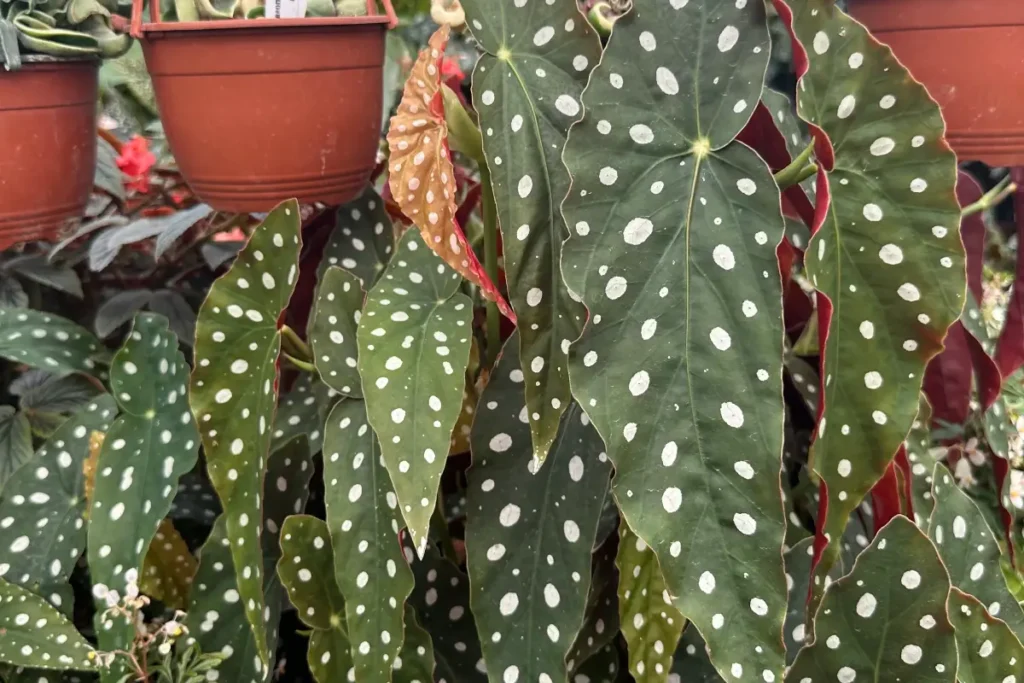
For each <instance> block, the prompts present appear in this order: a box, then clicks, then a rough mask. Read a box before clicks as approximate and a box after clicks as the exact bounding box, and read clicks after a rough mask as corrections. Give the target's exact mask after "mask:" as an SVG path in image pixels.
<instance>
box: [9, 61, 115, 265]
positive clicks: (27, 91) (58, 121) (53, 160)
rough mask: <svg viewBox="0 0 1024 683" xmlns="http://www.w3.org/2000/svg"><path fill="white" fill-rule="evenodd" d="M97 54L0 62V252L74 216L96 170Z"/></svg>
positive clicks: (47, 235) (45, 234) (49, 232)
mask: <svg viewBox="0 0 1024 683" xmlns="http://www.w3.org/2000/svg"><path fill="white" fill-rule="evenodd" d="M98 75H99V60H96V59H78V60H68V59H56V58H52V57H31V58H26V61H25V63H23V65H22V67H21V68H20V69H17V70H15V71H4V70H2V69H0V251H2V250H4V249H8V248H9V247H11V246H14V245H15V244H19V243H22V242H29V241H32V240H45V239H51V238H53V237H55V236H56V235H57V233H58V232H60V230H61V228H63V227H64V226H65V225H66V224H67V223H68V221H69V220H71V219H76V218H79V217H80V216H81V215H82V212H83V211H84V209H85V205H86V202H88V200H89V193H90V192H91V191H92V185H93V178H94V175H95V172H96V103H97V97H98V91H97V88H98V82H99V80H98Z"/></svg>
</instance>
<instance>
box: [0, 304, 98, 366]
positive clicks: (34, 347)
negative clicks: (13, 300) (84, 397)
mask: <svg viewBox="0 0 1024 683" xmlns="http://www.w3.org/2000/svg"><path fill="white" fill-rule="evenodd" d="M102 355H103V352H102V351H101V350H100V345H99V342H98V341H97V340H96V338H95V337H94V336H92V334H90V333H89V332H87V331H86V330H84V329H82V328H81V327H79V326H78V325H76V324H75V323H73V322H71V321H70V320H65V319H64V318H60V317H57V316H54V315H50V314H49V313H41V312H39V311H33V310H29V309H25V308H17V309H12V308H0V356H2V357H4V358H7V359H8V360H11V361H14V362H16V363H24V364H26V365H30V366H32V367H34V368H41V369H43V370H46V371H47V372H52V373H54V374H56V375H66V374H68V373H72V372H84V373H86V374H96V360H98V359H99V358H101V357H102Z"/></svg>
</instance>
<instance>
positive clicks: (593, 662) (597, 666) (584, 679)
mask: <svg viewBox="0 0 1024 683" xmlns="http://www.w3.org/2000/svg"><path fill="white" fill-rule="evenodd" d="M625 674H626V671H625V670H624V669H623V668H622V657H621V656H620V655H619V649H618V648H617V647H615V644H614V643H609V644H608V645H605V646H604V647H602V648H601V649H600V650H598V651H597V653H596V654H595V655H593V656H592V657H591V658H590V659H588V660H587V661H585V662H583V664H582V665H581V666H580V669H579V671H577V673H576V675H575V676H573V679H572V680H573V683H621V682H622V681H624V680H628V679H626V678H625Z"/></svg>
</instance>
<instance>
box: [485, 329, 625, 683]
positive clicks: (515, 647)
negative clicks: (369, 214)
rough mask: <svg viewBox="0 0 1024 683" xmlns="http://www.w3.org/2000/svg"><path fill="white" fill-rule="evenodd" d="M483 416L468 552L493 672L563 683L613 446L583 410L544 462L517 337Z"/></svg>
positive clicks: (497, 676)
mask: <svg viewBox="0 0 1024 683" xmlns="http://www.w3.org/2000/svg"><path fill="white" fill-rule="evenodd" d="M480 410H481V412H480V413H479V414H478V416H477V420H476V422H475V424H474V426H475V429H474V430H473V437H472V442H473V468H472V469H471V470H470V475H469V494H468V501H467V509H468V518H467V522H466V553H467V562H468V566H469V576H470V579H471V581H472V583H473V587H474V591H473V593H472V605H473V614H474V616H475V617H476V623H477V629H478V631H479V633H480V642H481V643H483V650H484V657H485V658H486V660H487V665H488V672H489V674H490V677H491V679H492V680H494V681H499V680H502V677H512V676H513V675H514V676H518V677H519V678H520V679H521V680H524V681H535V680H537V679H538V677H540V678H544V677H545V676H546V677H550V678H551V679H552V680H562V679H564V678H565V677H566V675H567V674H568V671H567V670H566V664H565V659H566V655H568V653H569V650H570V648H571V646H572V644H573V641H575V639H576V634H577V633H578V632H579V630H580V627H581V626H582V624H583V616H584V612H585V609H586V600H587V594H588V592H589V588H590V551H591V548H592V547H593V545H594V538H595V536H596V535H597V523H598V519H599V518H600V516H601V507H602V505H603V503H604V498H605V492H606V491H607V487H608V478H609V476H610V467H609V465H608V462H607V457H605V456H604V453H603V449H604V445H603V444H602V443H601V437H600V436H598V434H597V431H596V430H595V429H594V428H593V426H592V425H591V424H590V420H589V419H588V418H587V416H586V415H585V414H584V413H583V411H582V410H580V408H579V406H578V405H576V404H575V403H574V404H573V405H572V406H570V407H569V409H568V410H566V411H565V414H564V416H563V418H562V420H561V421H562V426H561V431H560V433H559V436H558V438H557V439H556V441H555V442H554V444H553V445H552V448H551V452H550V454H549V456H548V459H547V461H545V462H544V463H543V464H541V463H539V462H538V461H537V460H536V459H535V451H534V448H533V446H532V444H531V441H530V426H529V422H528V421H527V420H526V419H524V418H525V415H526V411H527V405H526V397H525V394H524V393H523V372H522V370H521V369H520V364H519V340H518V338H517V337H516V336H513V337H511V338H510V339H509V341H508V342H507V343H506V344H505V349H504V351H503V352H502V355H501V358H500V360H499V361H498V364H497V366H496V368H495V370H494V373H493V374H492V375H491V379H490V382H489V383H488V385H487V388H486V389H485V390H484V393H483V396H482V397H481V399H480ZM525 567H530V568H531V569H530V570H529V571H522V569H523V568H525ZM494 633H497V634H500V636H501V638H500V640H499V641H497V642H495V641H494V639H493V637H492V636H491V634H494Z"/></svg>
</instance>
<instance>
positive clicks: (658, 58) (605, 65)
mask: <svg viewBox="0 0 1024 683" xmlns="http://www.w3.org/2000/svg"><path fill="white" fill-rule="evenodd" d="M769 42H770V41H769V37H768V29H767V27H766V25H765V16H764V10H763V8H762V7H761V3H753V2H751V3H731V2H712V1H711V0H690V1H689V2H668V3H666V2H662V1H660V0H637V1H636V2H634V3H633V10H632V12H631V13H629V14H627V15H625V16H623V17H622V18H621V19H619V20H618V21H617V22H616V24H615V30H614V32H613V35H612V37H611V39H610V40H609V42H608V46H607V48H606V49H605V53H604V56H603V57H602V60H601V63H600V64H599V65H598V66H597V67H596V68H595V69H594V72H593V73H592V75H591V79H590V84H589V85H588V86H587V89H586V91H585V92H584V93H583V106H584V108H585V110H586V112H587V115H586V117H585V118H584V119H583V121H581V122H580V123H578V124H576V126H574V127H573V129H572V131H570V134H569V140H568V143H567V144H566V148H565V153H564V158H565V163H566V165H567V166H568V168H569V172H570V174H571V176H572V179H573V185H572V188H573V189H572V192H571V193H570V195H569V196H568V197H567V198H566V201H565V204H564V205H563V211H564V213H565V217H566V219H567V222H568V224H569V226H570V228H571V229H572V232H573V234H572V236H571V237H570V238H569V240H568V241H567V242H566V244H565V248H564V251H563V258H562V272H563V274H564V276H565V279H566V282H567V284H568V286H569V289H570V290H572V291H573V292H576V293H577V294H579V295H580V296H581V297H582V299H583V302H584V304H586V306H587V308H588V310H589V312H590V319H589V321H588V323H587V327H586V328H585V330H584V331H583V335H582V337H581V338H580V340H579V341H577V342H576V343H575V344H574V345H573V348H572V352H571V354H570V364H569V374H570V379H571V381H572V386H573V393H574V395H575V396H576V398H577V399H578V400H579V402H580V404H581V405H582V406H583V408H584V409H585V410H586V411H587V413H588V414H589V415H590V417H591V418H592V419H593V421H594V424H595V425H596V426H597V429H598V431H599V432H600V433H601V436H602V437H603V438H604V441H605V443H606V444H607V446H608V455H609V456H610V457H611V460H612V463H613V464H614V465H615V469H616V477H615V480H614V481H613V491H614V493H615V497H616V500H617V502H618V504H619V507H620V509H621V511H622V514H623V518H624V520H625V521H626V523H628V524H629V526H630V528H631V529H633V530H634V531H635V532H636V533H637V535H638V536H639V537H640V538H642V539H643V540H644V541H645V542H646V543H648V544H649V545H650V546H651V547H652V548H653V549H654V551H655V553H656V554H657V556H658V559H659V561H660V562H661V568H662V571H663V573H664V575H665V581H666V584H667V585H668V588H669V593H670V594H671V595H672V596H673V601H674V605H675V606H676V608H677V609H679V611H680V612H682V614H683V615H684V617H686V618H688V619H690V620H691V621H693V623H694V624H695V625H696V626H697V628H698V629H700V631H701V633H702V634H703V635H704V637H705V638H706V639H707V642H708V645H709V647H710V650H711V659H712V661H713V662H714V663H715V665H716V666H717V667H718V670H719V671H721V672H728V671H729V668H730V667H731V665H732V664H733V663H740V664H741V665H742V666H743V667H744V668H746V669H747V670H750V671H754V670H756V671H759V672H760V671H763V670H768V671H770V672H772V674H773V675H776V676H779V675H781V671H782V667H783V658H784V653H783V647H782V633H781V631H782V622H783V617H784V614H785V610H786V581H785V577H784V575H783V571H782V542H783V538H784V534H785V520H784V516H783V506H782V499H781V492H780V490H779V487H778V486H777V485H776V482H777V478H778V476H779V470H780V466H781V456H782V446H783V429H782V427H783V403H782V391H781V383H782V337H783V330H782V310H781V299H782V297H781V290H782V285H781V281H780V278H779V272H778V265H777V262H776V257H775V245H777V244H778V243H779V241H780V239H781V238H782V234H783V227H784V226H783V221H782V216H781V211H780V199H779V192H778V189H777V187H776V186H775V183H774V181H773V178H772V176H771V173H770V172H769V170H768V168H767V167H766V166H765V164H764V162H762V161H761V159H760V158H758V157H757V155H756V154H754V153H753V152H752V151H751V150H750V149H748V148H747V147H745V146H744V145H742V144H740V143H738V142H735V137H736V135H737V134H738V133H739V131H740V130H741V129H742V128H743V126H744V125H745V124H746V122H747V119H748V117H749V116H750V112H751V111H752V110H753V108H754V106H755V105H756V104H757V101H758V99H759V98H760V95H761V89H762V83H763V80H764V74H765V69H766V66H767V62H768V52H769ZM703 575H710V576H712V577H713V578H714V585H715V588H711V589H710V590H707V591H702V590H700V585H699V583H698V582H699V581H700V578H701V576H703ZM705 585H709V586H710V585H711V582H708V581H705ZM751 603H753V604H756V605H757V608H756V610H752V609H751V607H750V605H751ZM751 641H756V642H759V643H762V644H763V647H762V650H761V651H760V652H758V651H755V650H754V649H752V648H749V647H747V644H748V643H750V642H751Z"/></svg>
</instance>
